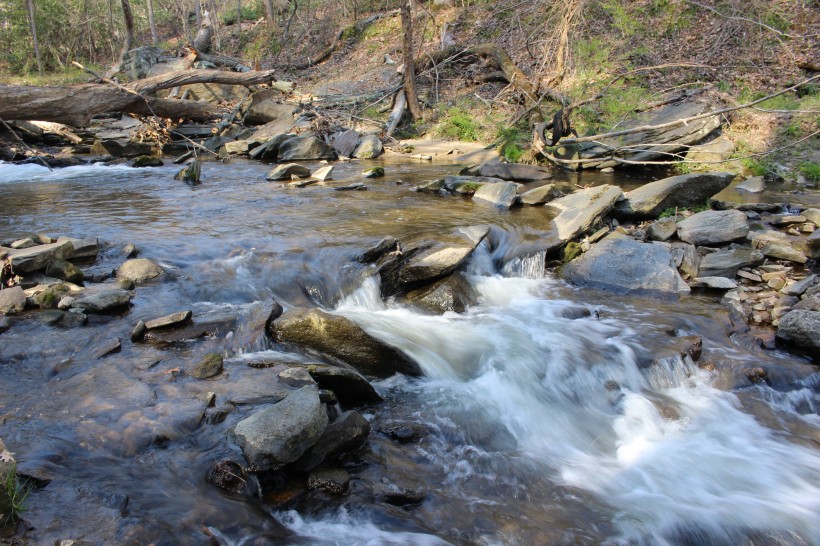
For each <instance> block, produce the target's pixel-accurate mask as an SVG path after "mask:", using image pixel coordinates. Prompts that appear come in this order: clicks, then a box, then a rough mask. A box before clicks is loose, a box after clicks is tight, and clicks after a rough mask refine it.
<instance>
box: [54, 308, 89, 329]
mask: <svg viewBox="0 0 820 546" xmlns="http://www.w3.org/2000/svg"><path fill="white" fill-rule="evenodd" d="M86 322H88V316H87V315H86V314H85V313H83V311H82V310H81V309H69V310H68V312H67V313H65V314H63V318H62V319H61V320H60V326H62V327H63V328H77V327H79V326H83V325H84V324H85V323H86Z"/></svg>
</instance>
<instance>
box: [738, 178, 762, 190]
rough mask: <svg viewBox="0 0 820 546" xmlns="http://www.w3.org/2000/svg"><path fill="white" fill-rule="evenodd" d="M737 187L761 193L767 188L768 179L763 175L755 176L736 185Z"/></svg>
mask: <svg viewBox="0 0 820 546" xmlns="http://www.w3.org/2000/svg"><path fill="white" fill-rule="evenodd" d="M735 189H736V190H742V191H747V192H749V193H760V192H762V191H763V190H765V189H766V180H765V179H764V178H763V177H762V176H753V177H751V178H747V179H746V180H744V181H743V182H741V183H740V184H738V185H737V186H735Z"/></svg>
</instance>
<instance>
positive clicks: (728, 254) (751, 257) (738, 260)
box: [698, 248, 763, 279]
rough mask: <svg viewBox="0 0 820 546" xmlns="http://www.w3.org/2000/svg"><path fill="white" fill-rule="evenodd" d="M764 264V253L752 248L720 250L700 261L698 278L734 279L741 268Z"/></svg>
mask: <svg viewBox="0 0 820 546" xmlns="http://www.w3.org/2000/svg"><path fill="white" fill-rule="evenodd" d="M762 263H763V253H761V252H760V251H759V250H753V249H751V248H734V249H730V250H719V251H717V252H712V253H711V254H707V255H706V256H703V257H702V258H701V259H700V267H699V268H698V276H700V277H728V278H730V279H733V278H734V277H735V275H736V274H737V270H738V269H740V268H741V267H754V266H757V265H760V264H762Z"/></svg>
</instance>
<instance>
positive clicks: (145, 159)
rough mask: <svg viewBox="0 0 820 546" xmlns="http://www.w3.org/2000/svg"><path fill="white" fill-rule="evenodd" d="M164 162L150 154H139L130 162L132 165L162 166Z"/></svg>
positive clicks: (137, 166)
mask: <svg viewBox="0 0 820 546" xmlns="http://www.w3.org/2000/svg"><path fill="white" fill-rule="evenodd" d="M163 165H164V163H163V162H162V160H161V159H160V158H158V157H154V156H150V155H141V156H138V157H137V158H135V159H134V161H133V162H132V163H131V166H132V167H136V168H139V167H162V166H163Z"/></svg>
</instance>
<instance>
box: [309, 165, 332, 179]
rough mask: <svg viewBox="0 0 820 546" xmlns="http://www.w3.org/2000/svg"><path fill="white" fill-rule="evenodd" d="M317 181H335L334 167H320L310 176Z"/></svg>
mask: <svg viewBox="0 0 820 546" xmlns="http://www.w3.org/2000/svg"><path fill="white" fill-rule="evenodd" d="M310 176H311V177H313V178H315V179H316V180H333V165H328V166H326V167H320V168H318V169H316V170H315V171H313V172H312V173H311V174H310Z"/></svg>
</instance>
